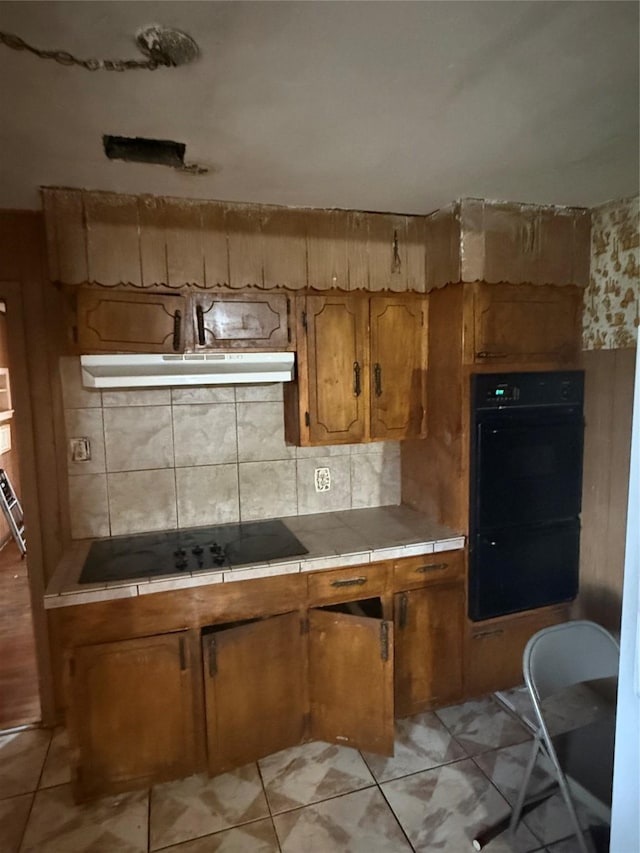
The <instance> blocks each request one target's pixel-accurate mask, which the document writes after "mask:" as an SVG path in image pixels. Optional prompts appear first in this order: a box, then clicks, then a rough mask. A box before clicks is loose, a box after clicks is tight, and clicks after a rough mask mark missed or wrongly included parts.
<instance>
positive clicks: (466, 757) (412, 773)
mask: <svg viewBox="0 0 640 853" xmlns="http://www.w3.org/2000/svg"><path fill="white" fill-rule="evenodd" d="M472 758H473V756H471V755H466V754H465V755H462V756H460V757H459V758H452V759H451V760H450V761H443V762H442V763H441V764H434V765H433V767H423V768H422V770H411V771H410V772H409V773H403V774H402V775H401V776H393V777H392V778H390V779H380V780H378V779H376V783H377V784H378V785H387V784H388V783H389V782H399V781H400V779H408V778H410V777H411V776H419V775H420V774H421V773H429V772H430V771H432V770H440V769H442V768H443V767H451V765H452V764H458V763H459V762H461V761H469V759H472Z"/></svg>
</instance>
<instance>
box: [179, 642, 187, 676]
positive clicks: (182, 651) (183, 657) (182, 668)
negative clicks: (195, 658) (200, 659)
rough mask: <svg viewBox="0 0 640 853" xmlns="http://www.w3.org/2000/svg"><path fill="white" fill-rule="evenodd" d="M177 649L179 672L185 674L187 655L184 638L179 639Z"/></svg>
mask: <svg viewBox="0 0 640 853" xmlns="http://www.w3.org/2000/svg"><path fill="white" fill-rule="evenodd" d="M178 649H179V651H180V671H181V672H185V671H186V669H187V654H186V650H185V647H184V637H180V640H179V641H178Z"/></svg>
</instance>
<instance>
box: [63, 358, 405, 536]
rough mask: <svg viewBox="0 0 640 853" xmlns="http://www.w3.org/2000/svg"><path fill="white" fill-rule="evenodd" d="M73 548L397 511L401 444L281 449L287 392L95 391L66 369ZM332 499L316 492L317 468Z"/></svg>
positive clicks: (74, 361)
mask: <svg viewBox="0 0 640 853" xmlns="http://www.w3.org/2000/svg"><path fill="white" fill-rule="evenodd" d="M60 371H61V380H62V389H63V398H64V407H65V425H66V433H67V440H68V439H70V438H72V437H88V438H89V439H90V442H91V449H92V454H91V460H90V461H87V462H74V461H72V459H71V458H70V454H69V451H68V458H67V468H68V475H69V476H68V486H69V502H70V513H71V534H72V537H73V538H75V539H79V538H85V537H95V536H109V535H112V536H117V535H121V534H126V533H137V532H142V531H149V530H163V529H171V528H175V527H195V526H199V525H207V524H220V523H226V522H233V521H238V520H242V521H248V520H252V519H262V518H274V517H279V516H289V515H304V514H307V513H316V512H332V511H338V510H344V509H352V508H354V509H355V508H363V507H371V506H383V505H388V504H398V503H399V502H400V451H399V445H398V443H397V442H376V443H371V444H358V445H355V444H354V445H344V446H333V447H315V448H296V447H290V446H287V445H285V442H284V433H283V423H284V421H283V403H282V385H279V384H276V385H262V386H260V385H256V386H236V387H226V388H225V387H218V388H216V387H209V388H182V389H181V388H173V389H153V390H151V389H150V390H131V391H113V392H108V391H102V392H101V391H97V390H89V389H86V388H83V387H82V384H81V379H80V363H79V359H78V358H72V357H65V358H61V359H60ZM318 467H328V468H329V469H330V471H331V480H332V485H331V490H330V491H329V492H321V493H317V492H316V491H315V487H314V469H315V468H318Z"/></svg>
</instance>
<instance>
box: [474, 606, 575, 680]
mask: <svg viewBox="0 0 640 853" xmlns="http://www.w3.org/2000/svg"><path fill="white" fill-rule="evenodd" d="M568 618H569V610H568V606H566V605H562V606H559V607H545V608H542V609H540V610H535V611H530V612H527V613H517V614H515V615H514V616H503V617H500V618H499V619H490V620H487V621H484V622H475V623H471V624H470V626H469V630H468V634H467V653H466V655H465V659H466V674H465V694H466V695H467V696H481V695H482V694H484V693H492V692H494V691H495V690H506V689H508V688H510V687H515V686H516V685H517V684H522V682H523V676H522V653H523V652H524V647H525V646H526V644H527V641H528V640H529V638H530V637H532V636H533V635H534V634H535V633H536V631H539V630H540V629H541V628H546V627H548V626H549V625H556V624H557V623H559V622H565V621H566V620H567V619H568Z"/></svg>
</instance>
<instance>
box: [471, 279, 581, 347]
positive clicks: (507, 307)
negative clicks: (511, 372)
mask: <svg viewBox="0 0 640 853" xmlns="http://www.w3.org/2000/svg"><path fill="white" fill-rule="evenodd" d="M580 299H581V294H580V292H579V291H578V289H577V288H575V287H571V286H566V287H548V286H544V285H538V286H536V285H525V284H520V285H510V284H494V285H476V286H475V292H474V316H475V354H474V358H475V361H476V362H477V363H496V364H500V363H510V364H511V363H522V364H526V363H528V362H542V363H551V364H566V363H570V362H572V361H574V360H575V359H576V358H577V357H578V347H579V342H580V328H579V320H580V306H581V301H580Z"/></svg>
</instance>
